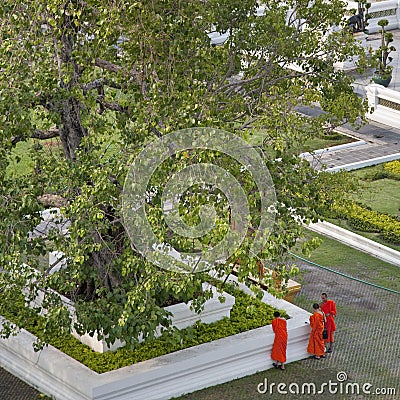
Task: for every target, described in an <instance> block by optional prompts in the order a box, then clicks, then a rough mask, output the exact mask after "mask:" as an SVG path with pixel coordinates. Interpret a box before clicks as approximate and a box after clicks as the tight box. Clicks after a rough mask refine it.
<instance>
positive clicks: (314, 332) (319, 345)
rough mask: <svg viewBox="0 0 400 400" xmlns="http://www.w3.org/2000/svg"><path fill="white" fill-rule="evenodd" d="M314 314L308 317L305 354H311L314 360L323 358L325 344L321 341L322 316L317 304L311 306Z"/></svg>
mask: <svg viewBox="0 0 400 400" xmlns="http://www.w3.org/2000/svg"><path fill="white" fill-rule="evenodd" d="M313 309H314V314H313V315H311V316H310V326H311V333H310V340H309V341H308V347H307V352H308V353H310V354H312V355H313V356H314V358H315V359H317V360H319V359H320V358H325V355H324V353H325V343H324V339H322V331H323V330H324V318H325V317H324V314H323V312H322V311H321V309H320V307H319V304H318V303H314V304H313Z"/></svg>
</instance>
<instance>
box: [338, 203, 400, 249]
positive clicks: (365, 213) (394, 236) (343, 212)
mask: <svg viewBox="0 0 400 400" xmlns="http://www.w3.org/2000/svg"><path fill="white" fill-rule="evenodd" d="M334 211H335V213H336V214H337V215H338V216H340V217H342V218H344V219H346V220H347V222H348V223H349V224H350V225H351V226H352V227H353V228H355V229H357V230H359V231H364V232H377V233H379V236H381V237H382V238H383V239H384V240H386V241H388V242H390V243H393V244H400V221H399V220H398V219H397V218H396V217H393V216H392V215H389V214H384V213H381V212H379V211H373V210H369V209H367V208H365V207H363V206H361V205H359V204H356V203H352V204H350V205H348V206H347V207H340V206H334Z"/></svg>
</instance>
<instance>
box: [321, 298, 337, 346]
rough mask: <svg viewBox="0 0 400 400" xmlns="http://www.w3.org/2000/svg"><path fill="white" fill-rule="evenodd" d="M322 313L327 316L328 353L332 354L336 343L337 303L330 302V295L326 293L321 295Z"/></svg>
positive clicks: (326, 340) (326, 342)
mask: <svg viewBox="0 0 400 400" xmlns="http://www.w3.org/2000/svg"><path fill="white" fill-rule="evenodd" d="M321 299H322V303H321V311H322V312H323V313H324V314H325V318H326V330H327V331H328V338H327V339H325V344H326V352H327V353H332V348H333V342H334V337H333V336H334V333H335V331H336V324H335V318H336V315H337V312H336V303H335V302H334V301H333V300H328V295H327V294H326V293H322V294H321Z"/></svg>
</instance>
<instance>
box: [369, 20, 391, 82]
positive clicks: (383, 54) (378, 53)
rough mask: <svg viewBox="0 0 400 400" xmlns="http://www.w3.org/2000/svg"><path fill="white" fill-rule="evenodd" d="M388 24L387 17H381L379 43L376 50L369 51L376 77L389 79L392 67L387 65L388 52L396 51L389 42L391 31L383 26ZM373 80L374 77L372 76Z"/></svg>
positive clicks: (389, 58) (388, 59)
mask: <svg viewBox="0 0 400 400" xmlns="http://www.w3.org/2000/svg"><path fill="white" fill-rule="evenodd" d="M388 24H389V22H388V20H387V19H381V20H380V21H379V22H378V25H379V26H380V27H381V29H380V30H379V33H380V34H381V45H380V46H379V47H378V49H377V50H375V51H371V66H372V67H374V68H375V75H376V76H377V77H378V78H382V79H389V78H391V76H392V70H393V67H392V66H390V65H388V64H389V63H390V62H391V61H392V59H393V58H392V57H390V56H389V54H390V53H391V52H392V51H396V48H395V47H394V46H392V45H390V43H392V42H393V33H391V32H387V31H386V30H385V26H387V25H388ZM372 79H373V80H374V78H372Z"/></svg>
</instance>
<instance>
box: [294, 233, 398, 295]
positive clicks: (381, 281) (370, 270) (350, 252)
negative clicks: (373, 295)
mask: <svg viewBox="0 0 400 400" xmlns="http://www.w3.org/2000/svg"><path fill="white" fill-rule="evenodd" d="M306 237H308V238H313V237H318V238H319V239H320V240H321V241H322V243H321V245H320V246H319V247H318V248H317V249H315V250H314V251H313V252H312V254H311V255H310V256H309V257H305V258H307V259H308V260H310V261H312V262H314V263H316V264H319V265H322V266H324V267H328V268H331V269H333V270H336V271H338V272H342V273H345V274H348V275H351V276H354V277H355V278H358V279H362V280H365V281H367V282H370V283H373V284H375V285H379V286H383V287H386V288H388V289H392V290H397V291H399V292H400V280H399V279H398V276H399V271H400V268H399V267H397V266H395V265H392V264H389V263H386V262H384V261H382V260H379V259H378V258H375V257H372V256H370V255H368V254H366V253H363V252H361V251H358V250H356V249H353V248H351V247H349V246H346V245H344V244H342V243H339V242H337V241H336V240H333V239H330V238H327V237H325V236H322V235H319V234H317V233H315V232H311V231H308V232H306ZM294 253H295V254H299V255H300V251H297V252H296V251H294ZM300 278H301V276H300Z"/></svg>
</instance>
